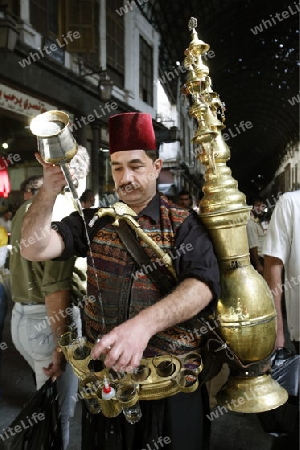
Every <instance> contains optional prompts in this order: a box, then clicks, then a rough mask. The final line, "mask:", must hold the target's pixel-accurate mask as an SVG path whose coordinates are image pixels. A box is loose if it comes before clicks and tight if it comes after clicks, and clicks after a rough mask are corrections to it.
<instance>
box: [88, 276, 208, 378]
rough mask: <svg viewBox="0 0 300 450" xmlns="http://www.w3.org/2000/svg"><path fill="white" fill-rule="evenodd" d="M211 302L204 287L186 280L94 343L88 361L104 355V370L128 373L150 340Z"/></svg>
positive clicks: (202, 284) (137, 363) (201, 283)
mask: <svg viewBox="0 0 300 450" xmlns="http://www.w3.org/2000/svg"><path fill="white" fill-rule="evenodd" d="M183 299H184V300H183ZM211 299H212V293H211V290H210V288H209V286H208V285H206V284H205V283H203V282H202V281H199V280H197V279H194V278H187V279H185V280H184V281H183V282H182V283H180V284H179V285H178V286H177V288H176V289H175V290H174V291H173V292H171V294H169V295H167V297H165V298H163V299H162V300H160V301H159V302H156V303H155V304H154V305H152V306H149V307H148V308H146V309H144V310H142V311H141V312H140V313H139V314H137V315H136V316H135V317H133V318H132V319H129V320H127V321H126V322H124V323H123V324H121V325H119V326H118V327H116V328H114V329H113V330H112V331H111V332H110V333H108V334H107V335H105V336H104V337H103V338H102V339H101V340H100V342H99V343H96V345H95V347H94V349H93V351H92V357H93V358H94V359H97V358H98V357H99V356H100V355H106V357H105V360H104V364H105V365H106V366H107V367H113V369H114V370H116V371H118V372H129V371H130V370H131V371H132V370H133V369H135V368H136V367H138V365H139V362H140V360H141V358H142V356H143V352H144V350H145V348H146V347H147V344H148V341H149V339H150V338H151V337H152V336H154V335H155V334H157V333H159V332H160V331H163V330H166V329H167V328H170V327H172V326H174V325H176V324H177V323H181V322H184V321H185V320H188V319H190V318H191V317H194V316H195V315H196V314H197V313H198V312H199V311H201V310H202V309H204V308H205V307H206V306H207V305H208V303H209V302H210V301H211Z"/></svg>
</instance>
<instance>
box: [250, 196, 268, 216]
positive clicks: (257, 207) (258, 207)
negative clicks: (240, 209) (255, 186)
mask: <svg viewBox="0 0 300 450" xmlns="http://www.w3.org/2000/svg"><path fill="white" fill-rule="evenodd" d="M265 206H266V205H264V203H263V202H262V201H260V200H255V201H254V203H253V212H254V214H256V215H257V216H261V215H262V214H263V212H264V208H265Z"/></svg>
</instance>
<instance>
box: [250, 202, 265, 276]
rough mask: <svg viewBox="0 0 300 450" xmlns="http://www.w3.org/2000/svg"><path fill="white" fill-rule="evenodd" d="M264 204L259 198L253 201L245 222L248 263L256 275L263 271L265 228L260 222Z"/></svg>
mask: <svg viewBox="0 0 300 450" xmlns="http://www.w3.org/2000/svg"><path fill="white" fill-rule="evenodd" d="M264 208H265V205H264V202H263V200H262V199H261V198H255V199H254V200H253V205H252V211H251V213H250V219H249V220H248V222H247V226H246V229H247V236H248V245H249V252H250V262H251V264H252V265H253V267H254V269H255V270H257V272H258V273H260V274H261V275H263V270H264V255H263V243H264V239H265V236H266V228H265V227H264V226H263V224H262V222H261V218H262V217H263V212H264Z"/></svg>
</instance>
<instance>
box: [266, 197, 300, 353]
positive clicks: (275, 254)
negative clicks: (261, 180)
mask: <svg viewBox="0 0 300 450" xmlns="http://www.w3.org/2000/svg"><path fill="white" fill-rule="evenodd" d="M263 253H264V256H265V266H264V278H265V280H266V281H267V283H268V285H269V287H270V289H271V292H272V294H273V298H274V302H275V307H276V312H277V338H276V348H282V347H285V336H284V327H283V315H282V302H283V300H284V299H285V309H286V314H287V327H288V331H289V334H290V338H291V340H292V342H293V344H294V346H295V349H296V352H297V353H298V354H299V342H300V190H298V191H295V192H288V193H285V194H283V195H282V196H281V197H280V198H279V200H278V202H277V203H276V206H275V209H274V212H273V214H272V217H271V221H270V224H269V227H268V231H267V234H266V239H265V242H264V246H263ZM283 272H284V280H283Z"/></svg>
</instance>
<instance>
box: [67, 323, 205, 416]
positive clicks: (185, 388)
mask: <svg viewBox="0 0 300 450" xmlns="http://www.w3.org/2000/svg"><path fill="white" fill-rule="evenodd" d="M58 342H59V346H60V348H61V350H62V351H63V353H64V355H65V357H66V359H67V361H68V362H69V363H70V364H71V366H72V368H73V371H74V373H75V374H76V375H77V377H78V378H79V380H80V383H79V393H80V395H81V396H82V398H84V400H85V401H86V404H87V406H88V408H89V410H90V411H91V412H92V413H99V412H100V411H102V413H103V414H104V415H105V416H106V417H115V416H117V415H118V414H119V413H120V412H121V411H122V408H124V407H125V406H126V405H127V406H128V405H129V406H132V405H133V404H134V403H136V402H138V401H139V400H159V399H162V398H166V397H169V396H171V395H175V394H177V393H178V392H193V391H195V390H196V389H197V387H198V384H199V382H198V375H199V373H200V372H201V370H202V367H203V365H202V359H201V356H200V354H199V353H197V352H194V351H191V352H189V353H186V354H184V355H179V356H178V355H176V356H175V355H171V354H163V355H157V356H155V357H153V358H144V359H142V360H141V361H140V365H139V366H138V367H137V368H136V369H135V370H134V371H132V372H130V373H128V372H127V373H124V372H115V371H114V370H113V369H109V368H107V367H105V366H104V364H103V362H102V361H101V360H93V359H92V358H91V350H92V348H93V345H92V344H91V343H89V342H88V341H87V340H86V338H77V337H76V336H75V335H74V333H73V332H71V331H68V332H66V333H64V334H62V335H61V336H60V337H59V339H58ZM105 379H106V380H108V382H109V384H110V385H111V386H112V387H113V388H114V391H115V392H116V395H115V396H114V397H113V398H112V399H110V400H105V399H103V398H102V388H103V386H104V380H105ZM129 384H131V385H133V386H134V387H135V395H133V396H131V398H130V401H129V400H124V398H123V397H122V398H121V396H120V395H118V392H120V388H124V387H125V386H126V385H129ZM123 390H124V389H123Z"/></svg>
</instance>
